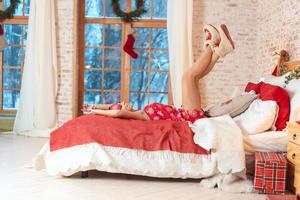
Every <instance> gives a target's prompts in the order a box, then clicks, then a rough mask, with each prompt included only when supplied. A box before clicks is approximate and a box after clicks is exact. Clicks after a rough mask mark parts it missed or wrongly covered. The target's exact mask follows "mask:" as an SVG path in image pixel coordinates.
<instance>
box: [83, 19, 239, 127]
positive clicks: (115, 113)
mask: <svg viewBox="0 0 300 200" xmlns="http://www.w3.org/2000/svg"><path fill="white" fill-rule="evenodd" d="M204 32H205V35H206V41H205V43H204V53H203V55H202V56H201V57H200V58H199V59H198V60H197V61H196V62H195V63H194V64H193V65H192V66H191V67H189V68H188V69H187V70H186V71H185V72H184V73H183V76H182V107H181V108H175V107H173V106H169V105H164V104H160V103H152V104H150V105H147V106H146V107H145V108H144V109H143V110H134V109H133V108H132V104H130V103H117V104H109V105H108V104H99V105H89V106H88V105H84V106H83V109H82V110H83V111H84V112H90V113H93V114H98V115H102V116H108V117H118V118H125V119H138V120H173V121H190V122H192V123H193V122H194V121H196V120H197V119H201V118H204V117H205V115H204V112H203V110H202V108H201V96H200V91H199V88H198V82H199V80H200V79H201V78H203V77H204V76H206V75H207V74H208V73H209V72H210V71H211V70H212V68H213V67H214V65H215V64H216V62H217V61H218V59H219V58H220V57H225V55H227V54H228V53H230V52H231V51H233V49H234V43H233V40H232V39H231V37H230V34H229V31H228V29H227V27H226V25H225V24H222V25H221V26H220V28H219V29H217V28H215V27H214V26H212V25H206V26H205V27H204Z"/></svg>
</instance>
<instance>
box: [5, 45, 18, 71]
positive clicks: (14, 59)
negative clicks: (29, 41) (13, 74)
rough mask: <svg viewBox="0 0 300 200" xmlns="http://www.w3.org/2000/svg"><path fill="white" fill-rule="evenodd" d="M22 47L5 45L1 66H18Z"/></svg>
mask: <svg viewBox="0 0 300 200" xmlns="http://www.w3.org/2000/svg"><path fill="white" fill-rule="evenodd" d="M21 58H22V48H19V47H7V48H5V49H3V66H20V65H21Z"/></svg>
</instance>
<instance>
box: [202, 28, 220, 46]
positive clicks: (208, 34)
mask: <svg viewBox="0 0 300 200" xmlns="http://www.w3.org/2000/svg"><path fill="white" fill-rule="evenodd" d="M203 31H204V33H205V42H204V49H205V48H206V47H207V46H209V47H210V48H211V49H212V50H213V49H214V47H216V46H219V44H220V41H221V37H220V34H219V31H218V29H217V28H216V27H214V26H213V25H211V24H207V25H205V26H204V27H203Z"/></svg>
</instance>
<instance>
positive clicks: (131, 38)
mask: <svg viewBox="0 0 300 200" xmlns="http://www.w3.org/2000/svg"><path fill="white" fill-rule="evenodd" d="M134 43H135V33H131V34H128V36H127V41H126V43H125V45H124V47H123V50H124V51H125V52H126V53H128V54H129V55H130V56H131V57H132V58H134V59H137V58H138V54H137V53H136V52H134Z"/></svg>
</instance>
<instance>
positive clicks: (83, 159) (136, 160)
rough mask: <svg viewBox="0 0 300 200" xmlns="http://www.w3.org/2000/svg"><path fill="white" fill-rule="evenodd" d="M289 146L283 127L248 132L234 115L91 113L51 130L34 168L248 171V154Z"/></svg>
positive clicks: (206, 173) (182, 173)
mask: <svg viewBox="0 0 300 200" xmlns="http://www.w3.org/2000/svg"><path fill="white" fill-rule="evenodd" d="M283 65H284V66H287V67H288V68H289V70H292V69H294V68H295V67H296V66H298V65H300V61H293V62H281V63H280V66H283ZM281 79H282V78H281ZM283 80H284V79H283ZM281 82H282V80H281ZM293 95H295V94H293ZM292 113H294V111H293V110H292ZM294 115H295V114H294ZM293 117H295V116H293ZM298 120H299V119H298ZM92 127H93V128H92ZM99 135H100V136H99ZM102 136H103V137H102ZM78 138H79V139H78ZM156 141H159V142H156ZM232 141H234V143H232ZM286 146H287V133H286V132H285V131H284V130H283V131H279V132H278V131H277V132H276V131H275V132H274V131H267V132H264V133H259V134H254V135H250V136H245V134H243V133H242V131H241V129H240V128H239V127H238V126H237V124H236V123H235V121H234V120H233V119H232V118H231V117H230V116H229V115H224V116H220V117H213V118H206V119H201V120H197V121H196V122H195V123H194V124H188V123H187V122H181V123H178V122H171V121H168V122H166V121H164V122H162V121H148V122H144V121H138V120H123V119H111V118H107V117H101V116H94V115H87V116H81V117H79V118H76V119H73V120H70V121H69V122H67V123H66V124H64V125H63V126H62V127H60V128H59V129H57V130H56V131H54V132H53V133H52V134H51V138H50V141H49V142H48V143H47V144H45V145H44V146H43V148H42V149H41V151H40V152H39V153H38V155H37V157H36V158H35V168H36V169H37V170H42V169H46V171H47V172H48V174H49V175H53V176H70V175H73V174H75V173H78V172H82V177H87V175H88V171H89V170H98V171H105V172H110V173H125V174H135V175H142V176H150V177H161V178H166V177H168V178H197V179H198V178H206V177H212V176H215V175H218V174H234V173H240V172H243V171H245V169H246V162H245V159H246V158H245V155H246V157H248V158H249V157H251V156H252V155H253V153H254V152H255V151H273V152H282V151H286Z"/></svg>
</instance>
